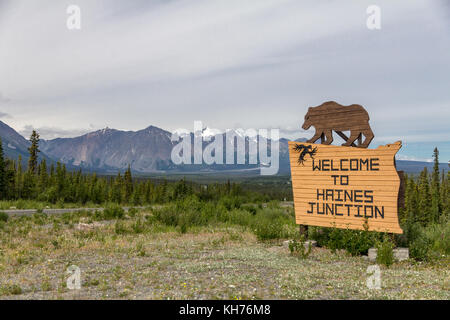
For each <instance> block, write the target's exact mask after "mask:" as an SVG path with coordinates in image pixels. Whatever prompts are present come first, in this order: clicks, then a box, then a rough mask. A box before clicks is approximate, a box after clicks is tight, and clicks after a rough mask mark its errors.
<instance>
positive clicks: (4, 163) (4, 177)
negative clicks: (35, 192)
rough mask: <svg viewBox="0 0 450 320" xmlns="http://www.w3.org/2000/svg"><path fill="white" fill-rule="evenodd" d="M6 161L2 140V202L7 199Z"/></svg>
mask: <svg viewBox="0 0 450 320" xmlns="http://www.w3.org/2000/svg"><path fill="white" fill-rule="evenodd" d="M6 175H7V172H6V160H5V157H4V154H3V143H2V139H1V138H0V200H4V199H5V198H6V192H7V190H8V186H7V176H6Z"/></svg>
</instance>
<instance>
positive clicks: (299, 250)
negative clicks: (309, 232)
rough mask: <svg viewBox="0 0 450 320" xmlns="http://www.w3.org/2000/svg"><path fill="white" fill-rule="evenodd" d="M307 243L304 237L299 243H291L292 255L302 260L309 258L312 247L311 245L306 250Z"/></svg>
mask: <svg viewBox="0 0 450 320" xmlns="http://www.w3.org/2000/svg"><path fill="white" fill-rule="evenodd" d="M305 243H306V241H305V236H304V235H302V236H301V237H300V241H297V239H294V240H291V241H289V251H291V255H293V256H297V257H300V258H302V259H306V258H308V256H309V255H310V254H311V250H312V246H311V243H310V244H309V246H308V249H306V247H305Z"/></svg>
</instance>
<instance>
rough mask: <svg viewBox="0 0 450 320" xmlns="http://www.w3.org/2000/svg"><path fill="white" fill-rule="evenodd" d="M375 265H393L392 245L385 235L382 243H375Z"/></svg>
mask: <svg viewBox="0 0 450 320" xmlns="http://www.w3.org/2000/svg"><path fill="white" fill-rule="evenodd" d="M376 247H377V249H378V253H377V263H378V264H382V265H385V266H386V267H390V266H391V265H392V264H393V263H394V244H393V243H392V241H391V240H390V239H389V237H388V236H387V235H385V236H384V238H383V241H377V245H376Z"/></svg>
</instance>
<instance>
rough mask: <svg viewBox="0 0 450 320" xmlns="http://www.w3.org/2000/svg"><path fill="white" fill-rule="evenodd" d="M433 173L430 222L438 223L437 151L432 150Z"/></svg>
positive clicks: (438, 185) (439, 201)
mask: <svg viewBox="0 0 450 320" xmlns="http://www.w3.org/2000/svg"><path fill="white" fill-rule="evenodd" d="M433 160H434V165H433V173H432V175H431V217H430V218H431V219H430V220H431V221H434V222H438V221H439V216H440V212H441V192H440V182H439V173H440V172H439V150H438V148H434V152H433Z"/></svg>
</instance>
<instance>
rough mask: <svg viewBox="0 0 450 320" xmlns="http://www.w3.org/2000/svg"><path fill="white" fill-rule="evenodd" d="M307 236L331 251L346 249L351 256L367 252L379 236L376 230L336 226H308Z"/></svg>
mask: <svg viewBox="0 0 450 320" xmlns="http://www.w3.org/2000/svg"><path fill="white" fill-rule="evenodd" d="M309 236H310V238H311V239H314V240H316V241H317V244H318V245H319V246H322V247H327V248H329V249H331V250H332V251H333V252H335V251H336V250H346V251H347V252H349V253H350V254H351V255H353V256H356V255H363V254H367V252H368V251H369V249H370V248H372V247H373V246H374V245H375V243H376V240H377V239H378V238H379V235H378V234H377V233H376V232H370V231H367V230H349V229H338V228H310V231H309Z"/></svg>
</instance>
